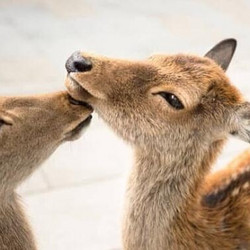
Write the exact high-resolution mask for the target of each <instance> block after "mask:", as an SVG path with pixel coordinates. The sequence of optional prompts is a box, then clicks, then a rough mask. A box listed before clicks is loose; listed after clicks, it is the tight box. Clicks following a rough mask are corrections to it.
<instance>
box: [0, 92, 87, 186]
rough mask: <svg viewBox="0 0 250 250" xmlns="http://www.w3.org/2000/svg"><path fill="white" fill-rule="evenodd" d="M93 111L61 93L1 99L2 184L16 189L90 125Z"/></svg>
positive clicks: (0, 169) (0, 154)
mask: <svg viewBox="0 0 250 250" xmlns="http://www.w3.org/2000/svg"><path fill="white" fill-rule="evenodd" d="M91 112H92V108H91V107H90V106H88V105H84V103H79V102H77V101H75V100H73V99H71V98H69V96H68V94H67V93H64V92H60V93H55V94H49V95H39V96H32V97H1V98H0V142H1V148H0V180H1V188H2V187H3V185H6V186H8V187H9V186H12V187H13V186H15V185H16V184H17V183H18V182H20V181H21V180H22V179H23V178H25V177H27V176H28V175H29V174H30V173H31V172H32V169H33V168H34V167H35V166H37V165H38V164H40V163H41V162H43V161H44V160H45V159H46V158H47V157H48V156H49V155H50V154H51V153H52V152H53V151H54V150H55V149H56V148H57V146H58V145H60V144H61V143H62V142H63V141H65V140H73V139H76V138H77V137H78V136H79V134H80V132H81V130H82V129H83V128H84V127H85V126H87V125H88V123H89V121H90V118H88V117H89V116H90V113H91Z"/></svg>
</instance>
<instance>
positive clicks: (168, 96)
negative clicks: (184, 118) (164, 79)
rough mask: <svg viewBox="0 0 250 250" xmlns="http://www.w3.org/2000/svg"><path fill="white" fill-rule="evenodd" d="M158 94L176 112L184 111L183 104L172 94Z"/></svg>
mask: <svg viewBox="0 0 250 250" xmlns="http://www.w3.org/2000/svg"><path fill="white" fill-rule="evenodd" d="M158 94H159V95H160V96H162V97H163V98H164V99H165V100H166V101H167V102H168V103H169V104H170V105H171V106H172V107H173V108H175V109H178V110H179V109H184V106H183V104H182V103H181V101H180V100H179V99H178V97H177V96H175V95H174V94H172V93H168V92H159V93H158Z"/></svg>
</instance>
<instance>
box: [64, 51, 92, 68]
mask: <svg viewBox="0 0 250 250" xmlns="http://www.w3.org/2000/svg"><path fill="white" fill-rule="evenodd" d="M65 67H66V70H67V71H68V73H71V72H86V71H90V70H91V69H92V63H91V61H90V60H89V59H87V58H84V57H83V56H82V55H81V53H80V52H79V51H76V52H74V53H73V54H72V55H71V56H70V57H69V59H68V60H67V61H66V64H65Z"/></svg>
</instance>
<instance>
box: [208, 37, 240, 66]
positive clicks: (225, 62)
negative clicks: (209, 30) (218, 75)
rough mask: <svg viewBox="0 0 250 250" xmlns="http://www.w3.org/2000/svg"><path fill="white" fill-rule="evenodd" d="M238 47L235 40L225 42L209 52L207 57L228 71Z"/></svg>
mask: <svg viewBox="0 0 250 250" xmlns="http://www.w3.org/2000/svg"><path fill="white" fill-rule="evenodd" d="M236 45H237V41H236V40H235V39H233V38H230V39H226V40H223V41H221V42H220V43H218V44H216V45H215V46H214V47H213V48H212V49H211V50H209V51H208V52H207V54H206V55H205V56H206V57H208V58H210V59H212V60H214V61H215V62H216V63H217V64H219V65H220V66H221V68H222V69H223V70H224V71H226V70H227V68H228V66H229V64H230V62H231V60H232V57H233V55H234V51H235V49H236Z"/></svg>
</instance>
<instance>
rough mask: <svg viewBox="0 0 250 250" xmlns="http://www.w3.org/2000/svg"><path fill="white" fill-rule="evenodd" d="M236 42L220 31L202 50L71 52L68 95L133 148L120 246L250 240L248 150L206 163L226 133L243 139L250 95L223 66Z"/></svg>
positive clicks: (146, 249) (201, 245)
mask: <svg viewBox="0 0 250 250" xmlns="http://www.w3.org/2000/svg"><path fill="white" fill-rule="evenodd" d="M235 47H236V41H235V40H234V39H227V40H224V41H222V42H220V43H219V44H217V45H216V46H215V47H213V48H212V49H211V50H210V51H209V52H208V53H207V54H206V55H205V57H198V56H193V55H185V54H177V55H155V56H152V57H150V58H148V59H146V60H144V61H128V60H117V59H109V58H106V57H100V56H94V55H90V54H86V53H83V52H75V53H74V54H73V55H72V56H71V57H70V58H69V59H68V61H67V63H66V68H67V71H68V73H69V74H68V78H67V81H66V86H67V88H68V91H69V94H70V95H71V96H72V97H74V98H76V99H77V100H82V99H83V100H86V101H87V102H88V103H90V104H91V105H92V106H93V107H94V109H95V110H96V112H97V113H98V114H99V115H100V116H101V117H102V118H103V119H104V120H105V121H106V122H107V123H108V124H109V125H110V126H111V127H112V128H113V129H114V130H115V131H116V132H117V133H118V134H119V135H120V136H121V137H123V138H124V139H125V140H126V141H128V142H129V143H130V144H131V145H132V146H133V147H134V149H135V164H134V166H133V168H132V172H131V175H130V178H129V182H128V188H127V202H126V209H125V217H124V223H123V247H124V249H125V250H169V249H174V250H176V249H178V250H180V249H185V250H186V249H227V250H228V249H250V187H249V182H250V168H249V166H250V152H246V153H245V154H244V155H241V156H240V157H239V158H238V159H237V160H235V161H234V162H233V163H232V164H231V166H230V167H228V168H226V169H224V170H222V171H221V172H219V173H215V174H210V172H209V171H210V169H211V166H212V164H213V163H214V161H215V159H216V158H217V156H218V154H219V153H220V150H221V149H222V147H223V145H224V144H225V142H226V140H227V138H228V136H229V135H230V134H231V135H233V136H237V137H238V138H240V139H242V140H245V141H247V142H250V126H249V124H250V103H248V102H246V101H245V100H244V99H243V97H242V95H241V94H240V92H239V91H238V90H237V89H236V88H235V87H234V86H233V85H231V83H230V81H229V79H228V78H227V77H226V75H225V70H226V69H227V67H228V66H229V63H230V61H231V58H232V56H233V54H234V50H235Z"/></svg>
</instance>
